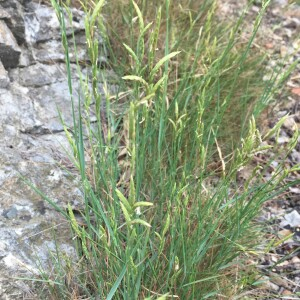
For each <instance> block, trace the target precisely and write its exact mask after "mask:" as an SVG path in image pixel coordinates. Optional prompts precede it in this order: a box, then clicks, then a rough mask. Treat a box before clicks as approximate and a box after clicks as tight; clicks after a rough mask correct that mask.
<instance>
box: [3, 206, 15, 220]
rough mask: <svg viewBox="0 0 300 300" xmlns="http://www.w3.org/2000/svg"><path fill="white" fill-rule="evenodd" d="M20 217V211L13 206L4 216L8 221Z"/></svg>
mask: <svg viewBox="0 0 300 300" xmlns="http://www.w3.org/2000/svg"><path fill="white" fill-rule="evenodd" d="M17 215H18V210H17V209H16V208H15V207H14V206H13V207H11V208H10V209H8V210H6V211H4V213H3V216H4V217H5V218H7V219H14V218H16V216H17Z"/></svg>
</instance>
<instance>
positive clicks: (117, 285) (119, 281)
mask: <svg viewBox="0 0 300 300" xmlns="http://www.w3.org/2000/svg"><path fill="white" fill-rule="evenodd" d="M126 268H127V266H126V265H125V266H124V267H123V269H122V272H121V273H120V275H119V277H118V278H117V280H116V282H115V283H114V285H113V286H112V288H111V290H110V291H109V293H108V295H107V297H106V300H111V299H112V298H113V296H114V295H115V293H116V291H117V289H118V287H119V285H120V283H121V281H122V279H123V277H124V275H125V273H126Z"/></svg>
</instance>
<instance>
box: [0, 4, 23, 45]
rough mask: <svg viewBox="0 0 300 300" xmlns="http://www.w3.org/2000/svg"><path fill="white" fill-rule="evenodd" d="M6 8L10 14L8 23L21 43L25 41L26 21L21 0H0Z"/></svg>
mask: <svg viewBox="0 0 300 300" xmlns="http://www.w3.org/2000/svg"><path fill="white" fill-rule="evenodd" d="M0 3H1V5H2V7H3V8H4V9H5V13H6V14H8V15H9V18H6V19H7V20H6V24H7V26H8V27H9V29H10V30H11V32H12V33H13V35H14V37H15V39H16V40H17V42H18V43H19V44H20V45H21V44H23V43H24V42H25V23H24V9H23V6H22V5H21V3H20V1H17V0H7V1H2V2H0Z"/></svg>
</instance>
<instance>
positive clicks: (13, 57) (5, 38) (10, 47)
mask: <svg viewBox="0 0 300 300" xmlns="http://www.w3.org/2000/svg"><path fill="white" fill-rule="evenodd" d="M20 54H21V49H20V47H19V46H18V44H17V42H16V40H15V38H14V36H13V34H12V33H11V31H10V29H9V28H8V27H7V25H6V24H5V23H4V21H2V20H0V60H1V61H2V63H3V65H4V67H5V68H13V67H16V66H17V65H18V63H19V57H20Z"/></svg>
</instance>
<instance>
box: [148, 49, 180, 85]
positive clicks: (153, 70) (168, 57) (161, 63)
mask: <svg viewBox="0 0 300 300" xmlns="http://www.w3.org/2000/svg"><path fill="white" fill-rule="evenodd" d="M180 52H181V51H176V52H171V53H169V54H168V55H166V56H165V57H163V58H162V59H161V60H160V61H159V62H158V63H157V64H156V65H155V67H154V68H153V69H152V71H151V73H150V78H152V79H153V77H154V75H155V74H156V73H157V71H158V70H159V68H160V67H161V66H162V65H163V64H164V63H165V62H166V61H168V60H170V59H171V58H172V57H174V56H176V55H178V54H179V53H180Z"/></svg>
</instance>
